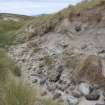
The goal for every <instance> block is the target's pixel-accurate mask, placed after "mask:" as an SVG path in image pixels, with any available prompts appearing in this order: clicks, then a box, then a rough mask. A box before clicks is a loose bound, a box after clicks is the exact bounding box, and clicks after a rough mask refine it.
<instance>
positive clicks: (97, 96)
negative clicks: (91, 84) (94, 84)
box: [85, 91, 100, 101]
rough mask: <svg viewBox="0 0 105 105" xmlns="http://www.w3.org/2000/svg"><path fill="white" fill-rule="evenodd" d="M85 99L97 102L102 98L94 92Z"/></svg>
mask: <svg viewBox="0 0 105 105" xmlns="http://www.w3.org/2000/svg"><path fill="white" fill-rule="evenodd" d="M85 98H86V99H87V100H89V101H91V100H92V101H93V100H94V101H95V100H99V98H100V94H99V93H98V92H97V91H93V92H92V93H90V94H88V95H87V96H85Z"/></svg>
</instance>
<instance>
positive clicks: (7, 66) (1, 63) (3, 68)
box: [0, 49, 21, 82]
mask: <svg viewBox="0 0 105 105" xmlns="http://www.w3.org/2000/svg"><path fill="white" fill-rule="evenodd" d="M10 72H12V73H13V74H14V75H16V76H20V75H21V70H20V69H19V68H18V67H17V66H16V65H15V64H14V62H13V61H12V60H11V59H10V58H9V57H8V56H7V54H6V52H5V50H4V49H0V81H3V82H4V80H5V79H8V78H7V77H8V76H7V75H8V73H10Z"/></svg>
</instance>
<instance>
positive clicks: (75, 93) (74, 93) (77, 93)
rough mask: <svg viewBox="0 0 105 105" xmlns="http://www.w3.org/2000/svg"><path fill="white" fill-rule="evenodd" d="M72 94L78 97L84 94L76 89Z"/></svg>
mask: <svg viewBox="0 0 105 105" xmlns="http://www.w3.org/2000/svg"><path fill="white" fill-rule="evenodd" d="M72 95H73V96H74V97H76V98H80V97H81V96H82V94H81V93H80V92H79V91H77V90H74V91H73V92H72Z"/></svg>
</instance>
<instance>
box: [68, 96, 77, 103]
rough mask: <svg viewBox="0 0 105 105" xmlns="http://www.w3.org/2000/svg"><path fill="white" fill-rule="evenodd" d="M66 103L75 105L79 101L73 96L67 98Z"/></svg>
mask: <svg viewBox="0 0 105 105" xmlns="http://www.w3.org/2000/svg"><path fill="white" fill-rule="evenodd" d="M67 102H68V104H69V105H77V104H78V103H79V99H78V98H76V97H74V96H69V97H68V100H67Z"/></svg>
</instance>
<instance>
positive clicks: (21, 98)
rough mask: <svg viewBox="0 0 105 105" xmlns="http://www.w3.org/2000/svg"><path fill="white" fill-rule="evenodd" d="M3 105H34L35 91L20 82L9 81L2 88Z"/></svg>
mask: <svg viewBox="0 0 105 105" xmlns="http://www.w3.org/2000/svg"><path fill="white" fill-rule="evenodd" d="M3 95H4V97H3V98H2V100H3V103H4V105H34V103H35V100H36V93H35V91H34V90H33V89H32V88H31V87H29V86H27V85H25V84H24V83H22V82H19V81H18V82H17V81H15V80H10V81H9V82H8V83H7V84H6V86H5V88H4V93H3Z"/></svg>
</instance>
